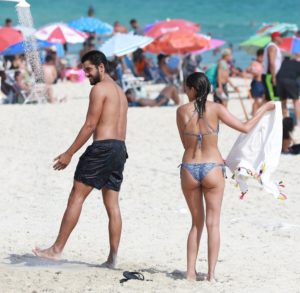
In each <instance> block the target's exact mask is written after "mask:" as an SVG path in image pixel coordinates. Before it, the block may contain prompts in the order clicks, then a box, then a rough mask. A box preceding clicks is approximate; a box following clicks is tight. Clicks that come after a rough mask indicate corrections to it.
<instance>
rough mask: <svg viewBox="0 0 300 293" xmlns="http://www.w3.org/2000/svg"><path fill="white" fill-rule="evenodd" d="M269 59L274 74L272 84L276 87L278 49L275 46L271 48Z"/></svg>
mask: <svg viewBox="0 0 300 293" xmlns="http://www.w3.org/2000/svg"><path fill="white" fill-rule="evenodd" d="M268 57H269V68H270V72H271V74H272V83H273V85H276V71H275V59H276V48H275V47H274V46H270V47H269V49H268Z"/></svg>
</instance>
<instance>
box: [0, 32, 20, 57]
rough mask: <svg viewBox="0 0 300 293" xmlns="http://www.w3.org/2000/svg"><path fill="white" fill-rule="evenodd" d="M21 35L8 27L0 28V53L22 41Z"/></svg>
mask: <svg viewBox="0 0 300 293" xmlns="http://www.w3.org/2000/svg"><path fill="white" fill-rule="evenodd" d="M23 39H24V38H23V36H22V33H21V32H19V31H18V30H16V29H13V28H10V27H3V28H0V51H1V52H2V51H4V50H5V49H6V48H8V47H10V46H12V45H14V44H17V43H19V42H22V41H23Z"/></svg>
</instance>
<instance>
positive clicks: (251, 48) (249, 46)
mask: <svg viewBox="0 0 300 293" xmlns="http://www.w3.org/2000/svg"><path fill="white" fill-rule="evenodd" d="M270 42H271V37H269V36H260V35H257V36H253V37H251V38H249V39H248V40H246V41H244V42H243V43H241V44H240V47H241V48H243V49H244V50H245V51H246V52H247V53H249V54H256V51H257V50H258V49H260V48H264V47H265V46H267V45H268V44H269V43H270Z"/></svg>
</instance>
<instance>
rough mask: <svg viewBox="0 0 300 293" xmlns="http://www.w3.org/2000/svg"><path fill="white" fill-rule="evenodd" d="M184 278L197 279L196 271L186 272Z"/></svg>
mask: <svg viewBox="0 0 300 293" xmlns="http://www.w3.org/2000/svg"><path fill="white" fill-rule="evenodd" d="M186 279H187V280H188V281H196V280H197V272H196V271H195V272H192V273H189V272H187V273H186Z"/></svg>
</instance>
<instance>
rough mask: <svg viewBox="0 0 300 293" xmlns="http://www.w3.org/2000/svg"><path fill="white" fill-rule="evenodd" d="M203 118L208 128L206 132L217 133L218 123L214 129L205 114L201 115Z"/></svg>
mask: <svg viewBox="0 0 300 293" xmlns="http://www.w3.org/2000/svg"><path fill="white" fill-rule="evenodd" d="M203 120H204V122H205V123H206V126H207V128H208V130H209V132H208V133H218V132H219V124H218V126H217V129H214V128H213V127H211V126H210V124H209V123H208V121H207V119H206V117H205V115H203Z"/></svg>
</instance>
